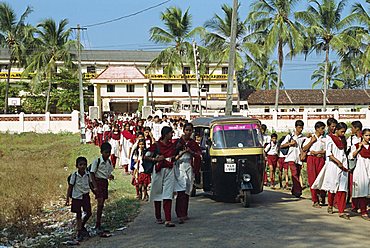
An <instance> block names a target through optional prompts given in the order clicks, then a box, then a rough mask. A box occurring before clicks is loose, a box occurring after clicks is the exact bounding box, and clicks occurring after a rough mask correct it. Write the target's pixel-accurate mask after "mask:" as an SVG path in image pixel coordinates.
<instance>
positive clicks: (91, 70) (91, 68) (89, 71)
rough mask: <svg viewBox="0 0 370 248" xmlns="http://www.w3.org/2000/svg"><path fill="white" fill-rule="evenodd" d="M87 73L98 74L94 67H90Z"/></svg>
mask: <svg viewBox="0 0 370 248" xmlns="http://www.w3.org/2000/svg"><path fill="white" fill-rule="evenodd" d="M86 69H87V73H95V72H96V68H95V66H94V65H89V66H87V68H86Z"/></svg>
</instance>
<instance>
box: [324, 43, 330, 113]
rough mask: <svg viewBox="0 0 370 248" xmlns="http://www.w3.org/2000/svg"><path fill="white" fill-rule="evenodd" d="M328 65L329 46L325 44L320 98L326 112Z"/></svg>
mask: <svg viewBox="0 0 370 248" xmlns="http://www.w3.org/2000/svg"><path fill="white" fill-rule="evenodd" d="M328 67H329V46H326V51H325V73H324V96H323V99H322V103H323V104H322V108H323V111H324V112H326V94H327V89H328Z"/></svg>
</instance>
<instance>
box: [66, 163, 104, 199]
mask: <svg viewBox="0 0 370 248" xmlns="http://www.w3.org/2000/svg"><path fill="white" fill-rule="evenodd" d="M99 165H100V157H99V158H98V165H97V166H96V171H97V170H98V169H99ZM91 166H92V163H91V164H89V165H88V166H87V168H86V173H89V174H90V172H91ZM96 171H95V172H96ZM95 172H94V173H95ZM73 174H76V175H75V180H73V183H72V191H73V187H74V186H75V184H76V180H77V171H75V172H73V173H71V174H70V175H69V176H68V177H67V183H68V185H69V182H70V181H71V177H72V175H73ZM89 177H90V175H89ZM89 186H90V189H91V190H93V188H94V185H93V184H92V181H91V178H90V179H89ZM72 191H71V193H70V195H69V197H70V198H72Z"/></svg>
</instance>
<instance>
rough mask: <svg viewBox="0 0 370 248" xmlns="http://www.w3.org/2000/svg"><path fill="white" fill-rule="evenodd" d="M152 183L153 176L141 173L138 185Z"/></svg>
mask: <svg viewBox="0 0 370 248" xmlns="http://www.w3.org/2000/svg"><path fill="white" fill-rule="evenodd" d="M150 182H151V175H150V174H147V173H144V172H142V173H139V178H138V183H139V184H142V185H149V184H150Z"/></svg>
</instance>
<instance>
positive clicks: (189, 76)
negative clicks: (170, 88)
mask: <svg viewBox="0 0 370 248" xmlns="http://www.w3.org/2000/svg"><path fill="white" fill-rule="evenodd" d="M145 77H146V78H148V79H166V80H178V79H184V75H183V74H175V75H168V74H145ZM186 78H187V79H189V80H196V79H197V78H196V75H195V74H186ZM201 78H202V79H204V80H220V79H222V80H226V79H227V74H204V75H201Z"/></svg>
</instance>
